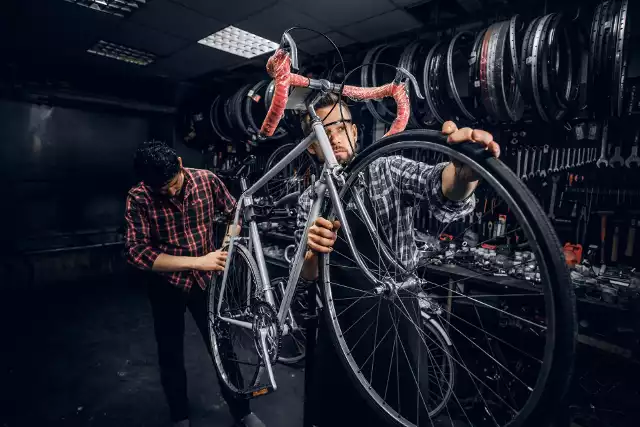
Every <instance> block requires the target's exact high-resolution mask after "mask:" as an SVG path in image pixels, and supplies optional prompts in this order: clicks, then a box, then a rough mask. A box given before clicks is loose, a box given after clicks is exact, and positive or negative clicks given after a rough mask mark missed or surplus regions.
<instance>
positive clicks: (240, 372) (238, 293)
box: [207, 243, 264, 395]
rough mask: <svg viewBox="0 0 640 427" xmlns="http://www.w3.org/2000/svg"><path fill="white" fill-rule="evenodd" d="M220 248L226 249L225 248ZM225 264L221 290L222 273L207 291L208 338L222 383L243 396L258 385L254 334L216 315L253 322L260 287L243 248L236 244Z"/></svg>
mask: <svg viewBox="0 0 640 427" xmlns="http://www.w3.org/2000/svg"><path fill="white" fill-rule="evenodd" d="M222 249H223V250H228V246H226V247H224V248H222ZM227 262H229V263H230V265H229V275H228V277H227V283H226V284H225V288H224V290H223V289H221V284H222V274H217V275H215V276H214V279H213V280H212V283H211V284H210V285H209V288H208V298H207V304H208V317H209V337H210V339H211V346H212V348H213V359H214V363H215V364H216V367H217V368H218V372H220V376H221V377H222V380H223V381H224V383H225V384H226V385H227V387H229V389H230V390H231V391H233V392H234V393H237V394H241V395H243V394H245V393H247V392H248V391H249V390H251V389H252V388H254V387H256V386H257V385H258V382H259V380H260V377H261V375H262V372H263V370H264V363H263V362H262V358H261V356H260V354H259V353H258V350H257V348H256V339H255V336H254V333H253V331H252V330H251V329H247V328H243V327H241V326H238V325H235V324H230V323H227V322H225V321H223V320H221V319H220V318H219V316H224V317H226V318H233V319H235V320H239V321H244V322H248V323H253V322H254V317H255V313H254V303H255V302H256V296H257V295H258V293H259V291H260V290H262V288H263V287H262V282H261V279H260V274H259V273H258V267H257V265H256V262H255V260H254V259H253V257H252V256H251V253H250V252H249V250H248V249H247V248H246V247H245V246H243V245H242V244H240V243H235V244H234V249H233V254H232V256H231V259H230V260H228V261H227ZM219 302H221V307H220V312H219V313H218V311H217V307H218V303H219Z"/></svg>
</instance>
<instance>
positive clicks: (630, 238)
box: [624, 218, 636, 258]
mask: <svg viewBox="0 0 640 427" xmlns="http://www.w3.org/2000/svg"><path fill="white" fill-rule="evenodd" d="M635 244H636V219H635V218H631V225H630V226H629V234H627V249H626V250H625V251H624V256H626V257H629V258H631V257H632V256H633V247H634V246H635Z"/></svg>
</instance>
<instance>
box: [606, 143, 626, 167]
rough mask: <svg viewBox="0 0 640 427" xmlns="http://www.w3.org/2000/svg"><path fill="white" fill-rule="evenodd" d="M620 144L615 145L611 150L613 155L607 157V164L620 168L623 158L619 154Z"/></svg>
mask: <svg viewBox="0 0 640 427" xmlns="http://www.w3.org/2000/svg"><path fill="white" fill-rule="evenodd" d="M620 150H621V148H620V146H619V145H616V147H615V148H614V150H613V156H611V158H610V159H609V166H610V167H612V168H616V167H617V168H621V167H622V166H623V165H624V158H623V157H622V156H621V155H620Z"/></svg>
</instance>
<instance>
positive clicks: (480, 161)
mask: <svg viewBox="0 0 640 427" xmlns="http://www.w3.org/2000/svg"><path fill="white" fill-rule="evenodd" d="M426 147H428V148H431V149H433V150H434V151H437V152H439V153H442V154H444V155H449V156H450V157H451V159H452V160H458V161H460V162H462V163H464V164H468V165H473V166H474V170H475V171H476V172H478V173H480V175H481V179H482V180H483V181H484V182H490V183H492V184H496V185H492V187H493V188H494V191H497V192H498V193H499V194H500V196H503V197H504V196H506V198H507V199H510V202H509V203H508V205H509V206H510V207H511V208H512V213H513V214H514V215H516V216H517V217H518V218H519V219H520V218H522V219H524V224H523V228H524V229H526V230H527V233H528V234H527V235H528V236H529V237H530V238H532V239H533V241H534V242H536V244H537V247H538V248H539V253H536V255H537V256H538V258H537V259H538V261H539V262H540V264H541V265H542V267H544V268H541V274H542V275H543V283H545V285H544V286H545V294H544V299H545V308H546V309H547V312H548V317H549V324H548V325H547V327H548V332H547V333H546V338H545V347H544V357H543V362H541V363H542V365H541V367H540V373H539V374H538V376H537V380H536V382H535V386H534V388H533V389H532V391H531V395H530V396H529V397H528V398H527V400H526V403H525V404H523V407H522V409H521V410H520V411H518V413H517V414H516V415H515V417H514V418H513V419H512V420H510V421H509V422H507V424H506V425H508V426H509V427H539V426H541V425H546V424H545V423H546V422H547V421H549V418H550V416H552V414H553V412H554V411H553V410H552V408H553V407H554V406H557V405H558V404H559V402H560V401H561V399H562V397H563V396H564V394H565V393H566V391H567V389H568V386H569V383H570V378H571V374H572V370H573V360H574V356H575V342H576V333H577V332H576V309H575V295H574V294H573V290H572V289H573V288H572V286H571V281H570V278H569V273H568V271H567V268H566V264H565V259H564V256H563V252H562V248H561V246H560V242H559V240H558V238H557V237H556V234H555V232H554V230H553V227H552V225H551V223H550V222H549V220H548V219H547V216H546V215H545V213H544V211H543V210H542V208H541V207H540V205H539V203H538V202H537V200H536V199H535V196H533V194H531V192H530V191H529V190H528V189H527V187H526V186H525V185H524V184H523V183H522V182H521V181H520V180H519V179H518V177H516V176H515V174H514V173H513V172H512V171H511V170H510V169H509V168H508V167H507V166H506V165H505V164H504V163H502V162H501V161H499V160H498V159H495V158H493V157H491V156H490V155H488V154H487V153H486V152H485V151H484V150H483V149H482V147H479V146H475V145H474V144H460V145H457V146H450V145H448V144H446V138H445V137H443V136H442V135H441V134H440V133H439V132H436V131H428V130H415V131H407V132H403V133H400V134H397V135H393V136H391V137H388V138H383V139H382V140H380V141H378V142H376V143H375V144H374V145H372V146H370V147H368V148H367V149H365V150H364V151H363V152H362V153H361V155H360V156H358V158H356V160H355V161H354V162H353V163H352V164H350V165H349V166H348V167H347V169H346V170H345V173H346V174H347V182H346V184H345V185H344V186H342V188H341V190H340V194H341V195H344V194H345V193H346V192H347V191H349V188H350V186H351V185H352V184H353V183H354V182H355V181H356V180H357V179H358V174H359V172H360V171H362V170H364V168H365V167H367V165H368V164H370V163H371V162H372V161H373V160H375V159H377V158H379V157H381V156H383V155H385V154H386V153H389V152H393V151H395V150H400V149H402V150H411V149H420V148H426ZM333 212H334V211H333V210H332V208H331V207H328V208H327V210H325V212H324V216H325V217H329V218H332V217H333V216H334V215H333ZM372 237H373V236H372ZM334 252H335V251H334ZM329 259H330V255H323V256H321V257H320V268H319V273H320V280H321V286H323V290H324V292H323V295H324V303H325V314H326V321H327V322H328V324H329V331H330V335H331V337H332V341H333V344H334V346H335V348H336V350H337V352H338V354H339V358H340V359H341V361H342V364H343V366H344V367H345V368H346V370H347V371H348V376H349V377H350V378H351V380H352V382H353V383H354V384H355V386H356V388H357V389H358V391H359V392H360V393H361V395H362V396H363V397H364V399H365V400H366V401H367V402H368V403H369V404H370V406H373V407H374V409H375V410H376V412H377V413H378V414H379V415H380V416H381V417H383V418H384V419H385V420H387V421H388V422H389V423H390V425H391V424H392V425H396V426H414V425H415V424H411V423H409V422H408V421H407V420H406V419H404V418H401V416H400V415H399V414H398V413H394V412H393V410H392V409H391V407H390V406H389V405H388V404H387V403H386V402H384V401H381V398H380V396H379V395H378V394H377V393H376V392H375V391H372V387H371V386H370V385H369V384H368V383H367V380H366V378H364V375H363V374H362V373H361V372H360V371H359V370H358V367H357V366H355V361H354V359H353V356H352V355H351V352H350V351H349V350H348V348H347V344H346V341H345V338H344V337H343V331H342V330H341V329H340V326H339V325H338V324H337V320H336V311H335V306H334V302H333V297H332V282H331V273H330V271H329ZM344 333H345V334H346V331H345V332H344ZM365 363H366V362H365ZM425 425H431V424H425Z"/></svg>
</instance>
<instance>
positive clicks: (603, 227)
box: [598, 211, 613, 265]
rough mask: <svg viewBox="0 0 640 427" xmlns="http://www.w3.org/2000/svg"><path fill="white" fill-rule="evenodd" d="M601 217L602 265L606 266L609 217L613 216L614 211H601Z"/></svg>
mask: <svg viewBox="0 0 640 427" xmlns="http://www.w3.org/2000/svg"><path fill="white" fill-rule="evenodd" d="M598 214H599V215H600V264H602V265H604V262H605V259H604V243H605V239H606V237H607V215H612V214H613V211H599V212H598Z"/></svg>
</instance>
